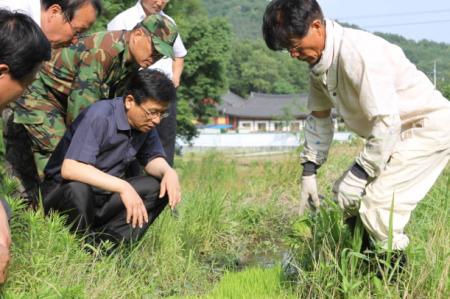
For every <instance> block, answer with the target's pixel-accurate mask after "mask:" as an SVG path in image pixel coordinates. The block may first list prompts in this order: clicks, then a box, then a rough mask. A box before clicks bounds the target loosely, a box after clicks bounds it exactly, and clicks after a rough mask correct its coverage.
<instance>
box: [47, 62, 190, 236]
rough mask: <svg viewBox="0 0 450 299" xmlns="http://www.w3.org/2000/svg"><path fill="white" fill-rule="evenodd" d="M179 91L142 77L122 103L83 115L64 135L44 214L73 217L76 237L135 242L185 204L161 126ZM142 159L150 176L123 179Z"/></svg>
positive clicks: (51, 167)
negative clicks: (164, 215)
mask: <svg viewBox="0 0 450 299" xmlns="http://www.w3.org/2000/svg"><path fill="white" fill-rule="evenodd" d="M175 100H176V91H175V87H174V86H173V84H172V82H171V81H170V79H168V78H167V77H166V76H165V75H164V74H163V73H161V72H158V71H155V70H147V69H145V70H141V71H139V72H137V73H136V74H134V75H133V76H132V78H131V79H130V81H129V84H128V86H127V88H126V92H125V94H124V96H123V98H116V99H112V100H103V101H99V102H97V103H95V104H93V105H91V106H90V107H88V108H87V109H85V110H84V111H83V112H82V113H81V114H80V115H79V116H78V117H77V119H76V120H75V121H74V123H73V124H72V125H71V127H70V128H69V129H68V130H67V132H66V133H65V135H64V137H63V139H62V140H61V142H60V143H59V144H58V146H57V148H56V149H55V152H54V153H53V154H52V156H51V158H50V160H49V163H48V164H47V167H46V169H45V181H44V184H43V187H42V189H43V193H44V209H45V212H46V213H49V211H51V210H55V211H59V212H60V213H61V214H65V215H67V217H68V218H67V223H68V224H70V225H71V229H72V230H73V231H76V232H80V233H86V234H89V235H91V236H94V238H95V241H99V240H105V239H108V240H111V241H113V242H116V243H118V242H121V241H125V242H127V241H137V240H139V239H140V238H141V237H142V236H143V235H144V233H145V232H146V230H147V229H148V227H149V226H150V224H151V223H152V222H153V221H154V220H155V219H156V218H157V217H158V215H159V214H160V213H161V211H162V210H163V209H164V207H165V206H166V204H167V203H169V205H170V207H171V208H172V209H173V208H174V207H175V206H176V205H177V204H178V203H179V202H180V200H181V193H180V183H179V181H178V175H177V173H176V172H175V170H174V169H173V168H171V167H170V166H169V164H168V163H167V162H166V160H165V154H164V150H163V148H162V146H161V142H160V140H159V137H158V134H157V132H156V130H154V129H155V127H156V125H158V124H159V123H160V121H161V119H163V118H165V117H167V115H168V113H167V112H166V111H167V108H168V107H169V105H170V103H172V102H175ZM135 159H137V160H138V161H139V162H140V164H141V165H142V166H143V167H144V170H145V172H146V173H147V174H148V176H137V177H132V178H128V177H125V170H126V168H127V166H128V165H129V164H130V163H131V162H133V161H134V160H135Z"/></svg>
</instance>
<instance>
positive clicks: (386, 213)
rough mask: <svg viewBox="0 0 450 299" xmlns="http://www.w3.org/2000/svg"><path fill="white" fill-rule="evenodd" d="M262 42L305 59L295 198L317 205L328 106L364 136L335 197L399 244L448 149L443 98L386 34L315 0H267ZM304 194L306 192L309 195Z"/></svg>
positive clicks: (384, 241)
mask: <svg viewBox="0 0 450 299" xmlns="http://www.w3.org/2000/svg"><path fill="white" fill-rule="evenodd" d="M263 35H264V39H265V41H266V44H267V46H268V47H269V48H271V49H273V50H283V49H287V50H288V51H289V52H290V55H291V56H292V58H295V59H299V60H301V61H305V62H307V63H308V64H309V66H310V95H309V100H308V107H309V109H310V110H311V111H312V113H311V114H310V115H309V117H308V118H307V123H306V126H305V146H304V150H303V152H302V154H301V163H302V165H303V175H302V180H301V201H302V206H303V207H305V206H307V205H311V204H312V205H314V206H316V207H317V206H318V205H319V199H318V195H317V184H316V175H315V174H316V170H317V169H318V168H319V167H320V166H321V165H322V164H323V163H324V162H325V160H326V158H327V155H328V149H329V146H330V144H331V141H332V137H333V126H332V122H331V118H330V111H331V109H332V108H333V107H334V108H335V109H336V111H337V112H338V113H339V114H340V115H341V117H342V119H343V120H344V122H345V124H346V126H347V127H348V129H349V130H351V131H353V132H355V133H357V134H358V135H359V136H361V137H363V138H365V139H366V143H365V145H364V148H363V150H362V151H361V153H360V154H359V155H358V157H357V158H356V159H355V162H354V163H353V165H352V166H351V167H350V169H349V170H348V171H346V172H345V173H344V174H343V175H342V177H341V178H340V179H339V180H338V181H337V182H336V183H335V185H334V187H333V191H334V194H335V200H336V202H337V203H338V204H339V206H340V207H341V208H342V209H343V211H344V213H345V215H346V216H347V217H351V216H355V215H359V216H360V217H361V220H362V223H363V225H364V227H365V229H366V230H367V232H368V233H369V234H370V236H371V237H372V240H374V241H375V242H376V243H377V244H378V245H380V246H381V247H383V248H385V249H388V248H387V247H388V238H389V223H390V222H389V218H390V213H391V206H392V205H393V211H392V212H393V227H392V228H393V236H392V237H393V240H392V241H393V243H392V249H393V250H398V251H400V252H401V251H403V250H404V249H405V248H406V247H407V245H408V243H409V239H408V237H407V236H406V234H405V232H404V228H405V226H406V224H407V223H408V221H409V218H410V216H411V212H412V211H413V210H414V208H415V207H416V205H417V204H418V203H419V202H420V201H421V200H422V199H423V198H424V197H425V195H426V193H427V192H428V191H429V190H430V188H431V187H432V186H433V184H434V183H435V181H436V180H437V178H438V176H439V175H440V173H441V172H442V171H443V169H444V168H445V166H446V165H447V163H448V161H449V158H450V127H449V126H447V125H442V124H443V123H448V120H449V119H450V102H449V101H448V100H447V99H445V98H444V97H443V96H442V95H441V93H440V92H439V91H437V90H436V89H435V87H434V86H433V84H432V83H431V82H430V80H429V79H428V78H427V77H426V76H425V75H424V74H423V73H422V72H421V71H418V70H417V69H416V67H415V66H414V65H413V64H412V63H411V62H410V61H409V60H408V59H407V58H406V57H405V55H404V53H403V51H402V50H401V49H400V48H399V47H397V46H395V45H393V44H390V43H389V42H387V41H385V40H384V39H382V38H380V37H377V36H375V35H373V34H371V33H368V32H364V31H361V30H355V29H350V28H344V27H342V26H340V25H339V24H338V23H336V22H333V21H330V20H328V19H325V18H324V17H323V14H322V11H321V8H320V6H319V4H318V3H317V2H316V1H315V0H304V1H299V0H274V1H272V2H271V3H270V4H269V5H268V6H267V9H266V12H265V15H264V20H263ZM309 199H312V200H309Z"/></svg>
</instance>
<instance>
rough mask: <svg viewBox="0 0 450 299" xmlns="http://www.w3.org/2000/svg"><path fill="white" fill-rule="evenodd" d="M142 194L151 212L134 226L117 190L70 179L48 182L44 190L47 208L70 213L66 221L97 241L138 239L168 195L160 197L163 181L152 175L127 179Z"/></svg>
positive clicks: (161, 207)
mask: <svg viewBox="0 0 450 299" xmlns="http://www.w3.org/2000/svg"><path fill="white" fill-rule="evenodd" d="M127 181H128V182H129V183H130V184H131V185H132V186H133V188H134V189H135V190H136V192H137V193H138V194H139V195H140V196H141V198H142V200H143V201H144V205H145V207H146V209H147V212H148V223H144V225H143V226H142V228H139V227H136V228H132V226H131V224H127V223H126V216H127V212H126V209H125V206H124V204H123V203H122V200H121V199H120V195H119V194H118V193H108V192H105V191H102V190H99V189H96V188H94V187H92V186H90V185H87V184H84V183H80V182H75V181H67V182H64V183H62V184H61V185H59V186H56V187H54V186H53V187H54V188H49V184H48V182H46V183H47V185H46V187H44V188H43V189H44V190H50V189H52V191H51V192H49V193H48V195H46V196H44V210H45V213H46V214H48V213H49V212H50V211H52V210H54V211H58V212H60V213H61V214H63V215H67V224H68V225H70V226H71V230H72V231H74V232H77V233H82V234H88V235H89V236H92V237H94V239H95V241H101V240H111V241H113V242H115V243H118V242H121V241H124V242H130V241H138V240H139V239H141V238H142V236H143V235H144V234H145V232H146V231H147V229H148V227H149V226H150V225H151V224H152V223H153V221H155V219H156V218H157V217H158V216H159V214H160V213H161V212H162V210H163V209H164V207H165V206H166V205H167V202H168V200H167V196H165V197H163V198H159V197H158V196H159V189H160V182H159V181H158V180H157V179H155V178H154V177H151V176H139V177H134V178H130V179H127Z"/></svg>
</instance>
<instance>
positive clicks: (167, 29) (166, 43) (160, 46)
mask: <svg viewBox="0 0 450 299" xmlns="http://www.w3.org/2000/svg"><path fill="white" fill-rule="evenodd" d="M139 25H140V27H143V28H145V29H147V30H148V32H150V35H151V37H152V41H153V45H154V46H155V49H156V51H158V52H159V53H160V54H162V55H163V56H167V57H171V58H174V53H173V48H172V47H173V43H174V42H175V39H176V38H177V36H178V30H177V26H176V25H175V24H174V23H172V22H171V21H170V20H169V19H168V18H166V17H163V16H161V15H159V14H153V15H149V16H148V17H146V18H145V19H144V20H143V21H142V22H140V23H139Z"/></svg>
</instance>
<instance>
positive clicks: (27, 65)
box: [0, 9, 51, 82]
mask: <svg viewBox="0 0 450 299" xmlns="http://www.w3.org/2000/svg"><path fill="white" fill-rule="evenodd" d="M0 45H1V47H0V63H1V64H6V65H8V67H9V72H10V75H11V77H12V78H13V79H14V80H18V81H21V82H23V81H24V80H26V79H28V77H27V76H29V75H31V74H33V73H34V72H35V71H36V69H37V68H38V67H39V65H40V64H41V63H42V62H43V61H47V60H49V59H50V55H51V46H50V43H49V41H48V40H47V38H46V37H45V35H44V33H43V32H42V30H41V28H39V26H38V25H37V24H36V23H35V22H34V21H33V20H32V19H31V18H30V17H29V16H27V15H25V14H23V13H20V12H11V11H9V10H4V9H0Z"/></svg>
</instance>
